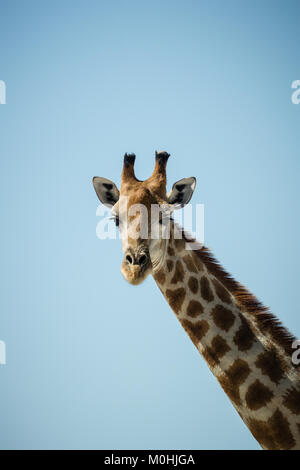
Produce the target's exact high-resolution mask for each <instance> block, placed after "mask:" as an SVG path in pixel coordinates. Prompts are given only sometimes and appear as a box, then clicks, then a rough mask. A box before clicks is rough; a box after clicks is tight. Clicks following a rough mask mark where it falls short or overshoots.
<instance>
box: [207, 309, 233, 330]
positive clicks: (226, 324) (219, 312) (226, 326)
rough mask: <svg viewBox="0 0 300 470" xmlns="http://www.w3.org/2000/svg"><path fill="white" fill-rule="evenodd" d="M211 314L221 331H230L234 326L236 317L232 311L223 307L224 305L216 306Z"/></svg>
mask: <svg viewBox="0 0 300 470" xmlns="http://www.w3.org/2000/svg"><path fill="white" fill-rule="evenodd" d="M211 314H212V317H213V319H214V322H215V324H216V325H217V326H218V327H219V328H221V330H224V331H229V330H230V328H231V327H232V325H233V324H234V321H235V317H234V315H233V313H232V311H231V310H228V309H227V308H225V307H223V305H216V306H215V307H214V308H213V310H212V312H211Z"/></svg>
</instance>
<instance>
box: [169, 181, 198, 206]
mask: <svg viewBox="0 0 300 470" xmlns="http://www.w3.org/2000/svg"><path fill="white" fill-rule="evenodd" d="M195 187H196V178H194V176H191V177H190V178H183V179H182V180H179V181H177V182H176V183H174V184H173V187H172V189H171V191H170V192H169V193H168V194H167V198H168V203H169V204H172V205H173V206H174V209H180V208H181V207H184V206H185V205H186V204H187V203H188V202H190V200H191V197H192V195H193V192H194V189H195Z"/></svg>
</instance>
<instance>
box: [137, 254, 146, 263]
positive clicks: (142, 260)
mask: <svg viewBox="0 0 300 470" xmlns="http://www.w3.org/2000/svg"><path fill="white" fill-rule="evenodd" d="M146 261H147V256H146V255H142V256H141V257H140V258H139V264H140V265H142V264H145V263H146Z"/></svg>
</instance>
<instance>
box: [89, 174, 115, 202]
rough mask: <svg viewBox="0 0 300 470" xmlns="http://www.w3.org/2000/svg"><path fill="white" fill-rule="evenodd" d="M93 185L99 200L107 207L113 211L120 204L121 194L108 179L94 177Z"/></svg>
mask: <svg viewBox="0 0 300 470" xmlns="http://www.w3.org/2000/svg"><path fill="white" fill-rule="evenodd" d="M93 185H94V189H95V191H96V194H97V196H98V198H99V199H100V201H101V202H102V204H104V205H105V206H106V207H109V208H110V209H111V208H112V207H113V206H114V205H115V204H116V202H118V200H119V196H120V193H119V190H118V188H117V186H116V185H115V183H113V182H112V181H110V180H108V179H106V178H101V177H100V176H94V178H93Z"/></svg>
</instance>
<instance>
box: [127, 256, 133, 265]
mask: <svg viewBox="0 0 300 470" xmlns="http://www.w3.org/2000/svg"><path fill="white" fill-rule="evenodd" d="M126 260H127V261H128V263H129V264H132V263H133V260H132V258H131V256H130V255H127V256H126Z"/></svg>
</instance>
